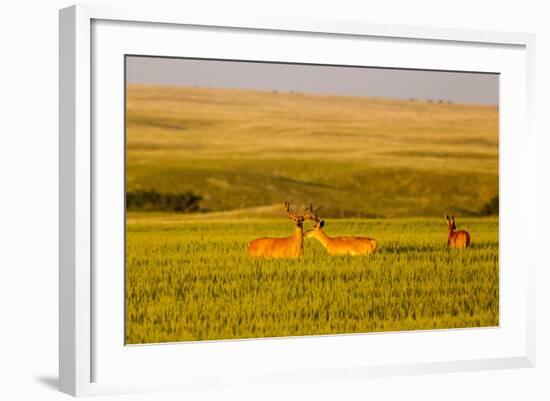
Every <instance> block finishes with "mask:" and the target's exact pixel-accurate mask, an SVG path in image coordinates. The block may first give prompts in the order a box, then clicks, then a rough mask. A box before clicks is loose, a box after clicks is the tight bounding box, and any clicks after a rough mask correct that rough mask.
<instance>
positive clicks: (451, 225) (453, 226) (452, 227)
mask: <svg viewBox="0 0 550 401" xmlns="http://www.w3.org/2000/svg"><path fill="white" fill-rule="evenodd" d="M445 219H446V220H447V226H448V227H449V230H450V231H453V230H456V224H455V215H454V214H453V215H452V216H451V217H449V216H448V215H447V214H445Z"/></svg>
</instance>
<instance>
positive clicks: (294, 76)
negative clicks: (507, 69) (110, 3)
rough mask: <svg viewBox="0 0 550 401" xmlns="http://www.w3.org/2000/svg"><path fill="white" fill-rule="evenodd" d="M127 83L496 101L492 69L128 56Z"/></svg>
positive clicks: (497, 84) (495, 75)
mask: <svg viewBox="0 0 550 401" xmlns="http://www.w3.org/2000/svg"><path fill="white" fill-rule="evenodd" d="M126 80H127V82H128V83H142V84H159V85H178V86H202V87H224V88H243V89H257V90H278V91H297V92H308V93H321V94H334V95H352V96H379V97H394V98H404V99H408V98H416V99H433V100H439V99H443V100H451V101H453V102H456V103H480V104H498V98H499V83H498V75H497V74H480V73H462V72H444V71H424V70H399V69H386V68H366V67H341V66H336V67H334V66H319V65H301V64H276V63H263V62H262V63H258V62H244V61H218V60H197V59H176V58H160V57H142V56H128V57H127V58H126Z"/></svg>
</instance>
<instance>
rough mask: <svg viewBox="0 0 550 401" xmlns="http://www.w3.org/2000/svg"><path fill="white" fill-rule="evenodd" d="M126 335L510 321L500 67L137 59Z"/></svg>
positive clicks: (129, 89) (131, 88)
mask: <svg viewBox="0 0 550 401" xmlns="http://www.w3.org/2000/svg"><path fill="white" fill-rule="evenodd" d="M125 77H126V87H125V115H126V117H125V160H126V165H125V176H126V188H125V207H126V212H125V221H126V232H125V286H126V288H125V314H126V316H125V319H126V321H125V342H126V344H128V345H129V344H150V343H166V342H185V341H205V340H235V339H252V338H273V337H288V336H319V335H338V334H361V333H374V332H400V331H409V330H435V329H438V330H439V329H457V328H480V327H495V326H498V325H499V217H498V214H499V107H498V104H499V75H498V74H489V73H479V72H475V73H474V72H457V71H428V70H408V69H391V68H380V67H376V68H373V67H368V66H335V65H316V64H290V63H270V62H255V61H235V60H231V61H230V60H211V59H182V58H168V57H147V56H126V57H125Z"/></svg>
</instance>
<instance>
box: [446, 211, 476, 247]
mask: <svg viewBox="0 0 550 401" xmlns="http://www.w3.org/2000/svg"><path fill="white" fill-rule="evenodd" d="M445 218H446V219H447V225H448V227H449V236H448V237H447V246H448V247H450V248H467V247H469V246H470V234H469V233H468V231H465V230H458V231H455V230H456V224H455V216H452V217H451V218H449V216H447V215H445Z"/></svg>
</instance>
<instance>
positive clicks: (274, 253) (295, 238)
mask: <svg viewBox="0 0 550 401" xmlns="http://www.w3.org/2000/svg"><path fill="white" fill-rule="evenodd" d="M285 209H286V213H287V216H288V218H289V219H290V220H292V221H293V222H294V224H295V225H296V229H295V230H294V234H293V235H291V236H290V237H286V238H265V237H263V238H257V239H255V240H252V241H250V244H249V245H248V256H255V257H260V258H299V257H300V256H302V255H303V254H304V220H305V219H306V218H309V213H308V211H307V210H305V211H304V212H303V213H301V214H300V213H296V212H293V211H291V210H290V204H289V203H288V202H285Z"/></svg>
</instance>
